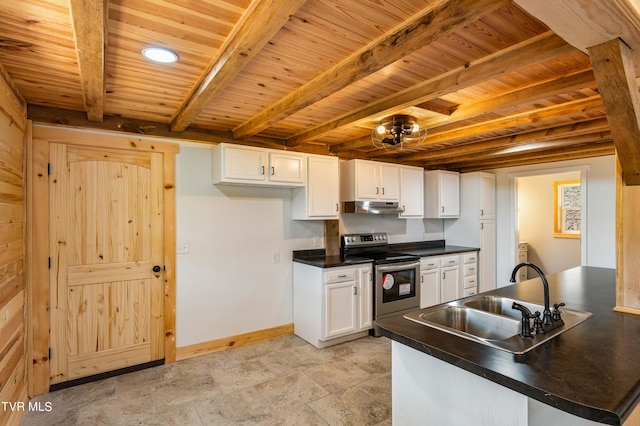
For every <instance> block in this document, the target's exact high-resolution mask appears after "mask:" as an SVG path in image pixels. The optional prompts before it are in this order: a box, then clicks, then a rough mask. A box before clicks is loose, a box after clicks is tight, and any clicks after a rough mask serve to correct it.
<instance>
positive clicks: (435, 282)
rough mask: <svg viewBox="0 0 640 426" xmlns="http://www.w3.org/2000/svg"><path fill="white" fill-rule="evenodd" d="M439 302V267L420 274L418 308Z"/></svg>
mask: <svg viewBox="0 0 640 426" xmlns="http://www.w3.org/2000/svg"><path fill="white" fill-rule="evenodd" d="M438 303H440V269H429V270H427V271H424V272H423V273H421V274H420V309H422V308H428V307H429V306H434V305H437V304H438Z"/></svg>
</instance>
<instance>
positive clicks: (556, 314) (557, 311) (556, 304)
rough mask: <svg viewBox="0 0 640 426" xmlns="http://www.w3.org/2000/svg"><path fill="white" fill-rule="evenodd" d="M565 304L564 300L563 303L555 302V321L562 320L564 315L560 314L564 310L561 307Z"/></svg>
mask: <svg viewBox="0 0 640 426" xmlns="http://www.w3.org/2000/svg"><path fill="white" fill-rule="evenodd" d="M561 306H564V302H562V303H554V304H553V313H552V316H551V318H552V319H553V320H554V321H562V317H561V316H560V314H561V313H562V311H561V310H560V307H561Z"/></svg>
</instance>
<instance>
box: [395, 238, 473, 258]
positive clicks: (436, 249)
mask: <svg viewBox="0 0 640 426" xmlns="http://www.w3.org/2000/svg"><path fill="white" fill-rule="evenodd" d="M389 250H393V251H397V252H401V253H406V254H412V255H414V256H420V257H424V256H439V255H443V254H455V253H464V252H468V251H478V250H480V249H479V248H477V247H464V246H450V245H447V244H446V243H445V240H434V241H419V242H414V243H397V244H389Z"/></svg>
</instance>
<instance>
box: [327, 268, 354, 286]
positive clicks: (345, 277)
mask: <svg viewBox="0 0 640 426" xmlns="http://www.w3.org/2000/svg"><path fill="white" fill-rule="evenodd" d="M356 274H357V271H356V270H355V269H348V270H344V269H342V270H339V269H338V270H334V271H328V272H325V274H324V282H325V283H337V282H342V281H354V280H355V279H356Z"/></svg>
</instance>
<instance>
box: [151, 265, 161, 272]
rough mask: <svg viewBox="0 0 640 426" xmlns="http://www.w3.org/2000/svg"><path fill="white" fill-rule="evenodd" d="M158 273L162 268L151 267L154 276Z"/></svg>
mask: <svg viewBox="0 0 640 426" xmlns="http://www.w3.org/2000/svg"><path fill="white" fill-rule="evenodd" d="M160 271H162V268H161V267H160V265H155V266H154V267H153V272H155V273H156V274H157V273H158V272H160Z"/></svg>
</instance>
